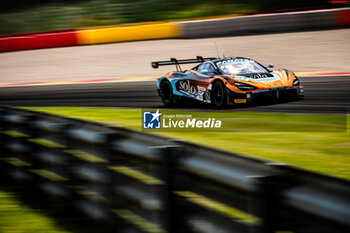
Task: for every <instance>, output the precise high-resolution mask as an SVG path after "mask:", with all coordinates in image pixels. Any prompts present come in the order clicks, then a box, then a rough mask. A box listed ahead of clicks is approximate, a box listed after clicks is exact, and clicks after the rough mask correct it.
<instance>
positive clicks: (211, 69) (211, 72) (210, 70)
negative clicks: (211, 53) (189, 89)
mask: <svg viewBox="0 0 350 233" xmlns="http://www.w3.org/2000/svg"><path fill="white" fill-rule="evenodd" d="M207 65H208V67H207V70H208V73H209V74H215V73H216V69H215V67H214V66H213V64H211V63H207Z"/></svg>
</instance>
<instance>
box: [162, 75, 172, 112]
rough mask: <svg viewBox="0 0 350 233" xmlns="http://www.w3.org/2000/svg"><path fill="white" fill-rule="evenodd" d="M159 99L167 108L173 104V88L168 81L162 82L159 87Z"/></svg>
mask: <svg viewBox="0 0 350 233" xmlns="http://www.w3.org/2000/svg"><path fill="white" fill-rule="evenodd" d="M160 97H161V98H162V102H163V104H164V105H166V106H169V105H171V104H173V101H174V95H173V88H172V87H171V84H170V82H169V81H168V80H164V81H163V82H162V83H161V85H160Z"/></svg>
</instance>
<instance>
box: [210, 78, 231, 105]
mask: <svg viewBox="0 0 350 233" xmlns="http://www.w3.org/2000/svg"><path fill="white" fill-rule="evenodd" d="M211 102H212V104H213V105H214V106H215V107H219V108H221V107H225V106H226V105H227V93H226V90H225V86H224V84H223V83H222V82H220V81H216V82H215V83H214V84H213V88H212V90H211Z"/></svg>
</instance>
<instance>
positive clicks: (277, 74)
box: [152, 56, 304, 107]
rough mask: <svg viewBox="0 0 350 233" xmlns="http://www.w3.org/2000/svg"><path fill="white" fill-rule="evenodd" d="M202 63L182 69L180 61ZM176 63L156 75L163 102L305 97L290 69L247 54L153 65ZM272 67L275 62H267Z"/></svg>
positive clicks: (216, 102)
mask: <svg viewBox="0 0 350 233" xmlns="http://www.w3.org/2000/svg"><path fill="white" fill-rule="evenodd" d="M190 63H199V64H198V65H197V66H195V67H193V68H192V69H190V70H185V71H182V69H181V67H180V64H190ZM165 65H175V66H176V71H174V72H169V73H167V74H166V75H165V76H163V77H160V78H159V79H157V90H158V94H159V96H160V97H161V99H162V102H163V103H164V105H166V106H167V105H172V104H173V103H177V102H193V101H194V102H202V103H209V104H213V105H214V106H216V107H224V106H226V105H228V104H241V103H248V102H251V101H253V100H256V99H262V100H264V99H266V98H268V97H269V98H274V99H278V98H281V97H282V96H285V97H287V98H289V97H294V98H295V97H302V96H303V92H304V91H303V87H302V86H301V84H300V81H299V79H298V78H297V77H296V76H295V74H294V73H293V72H291V71H288V70H285V69H276V70H272V71H271V70H269V69H268V68H266V67H264V66H263V65H261V64H259V63H258V62H256V61H254V60H252V59H249V58H244V57H225V58H214V57H212V58H211V57H209V58H203V57H202V56H197V58H195V59H183V60H178V59H176V58H170V61H156V62H152V67H153V68H155V69H156V68H158V67H159V66H165ZM268 67H269V68H273V65H272V64H270V65H268Z"/></svg>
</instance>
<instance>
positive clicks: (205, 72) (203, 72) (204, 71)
mask: <svg viewBox="0 0 350 233" xmlns="http://www.w3.org/2000/svg"><path fill="white" fill-rule="evenodd" d="M208 72H209V71H208V70H201V71H200V73H201V74H208Z"/></svg>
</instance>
